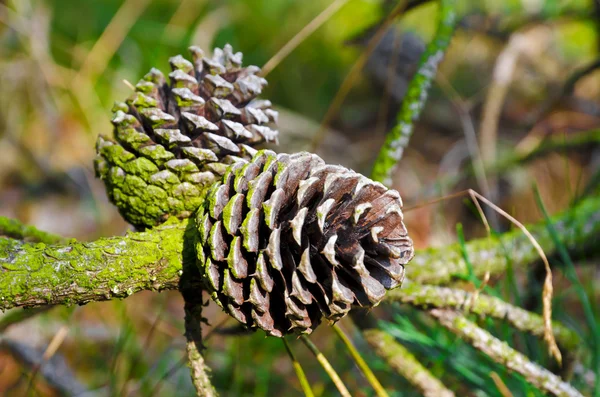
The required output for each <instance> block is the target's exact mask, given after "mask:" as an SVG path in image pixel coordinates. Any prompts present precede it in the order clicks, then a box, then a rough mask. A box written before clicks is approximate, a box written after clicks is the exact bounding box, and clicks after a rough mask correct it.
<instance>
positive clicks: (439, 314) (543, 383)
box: [430, 309, 582, 397]
mask: <svg viewBox="0 0 600 397" xmlns="http://www.w3.org/2000/svg"><path fill="white" fill-rule="evenodd" d="M430 313H431V315H432V316H433V317H435V318H436V319H438V320H439V322H440V323H441V324H442V325H443V326H444V327H446V328H447V329H449V330H450V331H451V332H452V333H454V334H456V335H458V336H460V337H461V338H463V339H465V340H466V341H467V342H468V343H470V344H471V345H473V347H475V348H476V349H477V350H480V351H481V352H483V353H485V354H486V355H488V356H489V357H491V358H492V359H493V360H494V361H496V362H498V363H500V364H502V365H504V366H506V367H507V368H509V369H511V370H513V371H515V372H518V373H519V374H521V375H523V376H524V377H525V379H527V380H528V381H529V382H530V383H531V384H532V385H534V386H535V387H537V388H539V389H540V390H543V391H545V392H548V393H551V394H553V395H555V396H561V397H562V396H565V397H567V396H578V397H579V396H582V394H581V393H580V392H579V391H577V390H576V389H575V388H574V387H573V386H571V385H569V384H568V383H566V382H563V381H562V380H561V379H560V378H559V377H558V376H557V375H555V374H553V373H552V372H550V371H548V370H546V369H544V368H542V367H540V366H539V365H537V364H535V363H533V362H531V361H530V360H529V359H528V358H527V357H526V356H525V355H523V354H521V353H519V352H517V351H516V350H514V349H512V348H511V347H510V346H509V345H508V344H507V343H506V342H502V341H500V340H498V339H496V338H495V337H494V336H493V335H492V334H490V333H489V332H488V331H486V330H484V329H482V328H480V327H478V326H477V325H476V324H474V323H472V322H471V321H469V320H467V319H466V318H464V317H462V315H461V314H460V313H457V312H455V311H452V310H442V309H433V310H431V311H430Z"/></svg>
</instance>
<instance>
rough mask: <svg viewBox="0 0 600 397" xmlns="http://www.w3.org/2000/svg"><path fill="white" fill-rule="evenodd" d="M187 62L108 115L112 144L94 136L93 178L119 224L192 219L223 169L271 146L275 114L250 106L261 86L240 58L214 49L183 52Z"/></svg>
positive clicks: (151, 78)
mask: <svg viewBox="0 0 600 397" xmlns="http://www.w3.org/2000/svg"><path fill="white" fill-rule="evenodd" d="M190 51H191V53H192V58H193V62H190V61H188V60H186V59H185V58H183V57H182V56H181V55H178V56H176V57H173V58H171V59H170V64H171V68H172V69H173V72H172V73H170V74H169V78H170V84H167V83H166V82H165V78H164V76H163V74H162V73H161V72H160V71H158V70H157V69H152V70H151V71H150V72H149V73H148V74H147V75H146V76H144V78H143V79H142V80H140V82H139V83H138V84H137V85H136V87H135V90H136V93H135V94H134V95H133V96H132V97H131V98H129V99H128V100H127V101H126V103H117V104H115V107H114V108H113V112H114V116H113V119H112V123H113V124H114V127H115V128H114V139H110V138H106V137H102V136H100V137H99V138H98V142H97V145H96V150H97V153H98V156H97V158H96V161H95V168H96V173H97V175H98V176H99V177H101V178H102V179H103V180H104V181H105V184H106V188H107V192H108V195H109V197H110V199H111V201H112V202H113V203H114V204H115V205H117V207H118V208H119V211H120V212H121V214H122V215H123V217H124V218H125V219H126V220H127V221H128V222H130V223H131V224H133V225H135V226H138V227H149V226H154V225H157V224H159V223H161V222H162V221H164V220H165V219H166V218H167V217H168V216H170V215H175V216H178V217H180V218H185V217H189V216H191V214H192V213H193V212H194V211H195V210H196V209H197V208H198V206H199V205H200V204H201V202H202V197H203V192H204V191H205V190H206V189H207V188H208V187H209V186H210V185H211V184H212V183H213V182H214V181H216V180H219V179H220V178H221V176H222V175H223V173H224V172H225V169H226V168H227V166H228V165H229V164H232V163H234V162H236V161H238V160H239V159H250V158H252V156H253V155H254V154H255V153H256V149H254V146H256V145H257V144H259V143H262V142H264V141H276V140H277V131H276V130H273V129H271V128H269V126H268V125H270V124H272V123H275V122H276V120H277V112H276V111H274V110H272V109H271V103H270V102H269V101H265V100H257V99H256V97H257V96H258V95H260V93H261V91H262V89H263V87H264V86H265V85H266V84H267V81H266V80H265V79H263V78H262V77H259V76H258V75H257V74H258V72H259V71H260V69H259V68H258V67H256V66H249V67H245V68H243V67H242V66H241V64H242V53H240V52H238V53H235V54H234V53H233V51H232V49H231V46H229V45H226V46H225V48H224V49H223V50H221V49H219V48H216V49H215V50H214V56H213V57H212V58H207V57H204V55H203V53H202V50H200V49H199V48H197V47H190Z"/></svg>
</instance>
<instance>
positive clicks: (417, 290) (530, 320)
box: [385, 283, 581, 376]
mask: <svg viewBox="0 0 600 397" xmlns="http://www.w3.org/2000/svg"><path fill="white" fill-rule="evenodd" d="M385 299H386V300H387V301H391V302H401V303H407V304H410V305H413V306H417V307H435V308H441V309H454V310H458V311H460V312H463V313H474V314H477V315H480V316H483V317H491V318H495V319H498V320H502V321H506V322H508V323H509V324H511V325H512V326H513V327H515V328H516V329H518V330H520V331H523V332H528V333H530V334H532V335H535V336H537V337H540V338H543V337H544V319H543V317H542V316H540V315H539V314H536V313H531V312H529V311H527V310H524V309H521V308H520V307H516V306H513V305H511V304H510V303H507V302H505V301H503V300H502V299H498V298H495V297H491V296H488V295H477V296H476V295H475V294H473V293H471V292H467V291H463V290H460V289H454V288H446V287H438V286H433V285H418V284H414V283H410V284H408V285H405V286H404V287H403V288H402V289H399V288H398V289H395V290H393V291H390V292H389V293H388V294H387V296H386V298H385ZM552 331H553V333H554V337H555V338H556V342H557V343H558V345H559V346H560V347H561V349H562V350H563V353H565V354H564V360H563V366H562V368H561V374H565V375H564V376H569V375H570V374H572V371H573V366H574V364H575V360H576V358H577V351H578V350H579V346H580V343H581V339H580V338H579V336H578V335H577V334H576V333H575V332H573V331H572V330H570V329H569V328H567V327H565V326H563V325H562V324H560V323H557V322H554V323H553V324H552Z"/></svg>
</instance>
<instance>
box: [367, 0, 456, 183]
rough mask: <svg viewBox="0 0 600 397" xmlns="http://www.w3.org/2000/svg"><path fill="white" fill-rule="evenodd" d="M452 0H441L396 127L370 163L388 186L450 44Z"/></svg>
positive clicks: (376, 176) (453, 22)
mask: <svg viewBox="0 0 600 397" xmlns="http://www.w3.org/2000/svg"><path fill="white" fill-rule="evenodd" d="M454 3H455V2H454V0H441V1H440V9H439V18H438V24H437V31H436V33H435V35H434V37H433V39H432V40H431V42H430V43H429V44H428V45H427V48H426V49H425V52H424V53H423V55H421V60H420V62H419V68H418V69H417V72H416V75H415V76H414V77H413V79H412V80H411V81H410V84H409V85H408V89H407V92H406V95H405V97H404V100H403V102H402V107H401V108H400V111H399V112H398V120H397V122H396V126H395V127H394V128H393V129H392V130H391V131H390V132H389V133H388V135H387V137H386V140H385V143H384V144H383V146H382V148H381V150H380V151H379V155H378V156H377V159H376V160H375V165H374V166H373V173H372V174H371V178H372V179H373V180H376V181H379V182H382V183H383V184H385V185H387V186H390V185H391V179H392V173H393V171H394V169H395V167H396V164H397V163H398V161H400V159H401V158H402V154H403V153H404V149H405V148H406V147H407V146H408V142H409V140H410V137H411V135H412V131H413V129H414V123H415V121H416V120H417V119H418V118H419V116H420V115H421V111H422V110H423V107H424V106H425V102H426V101H427V92H428V91H429V87H430V86H431V83H432V81H433V79H434V78H435V74H436V71H437V67H438V65H439V63H440V62H441V61H442V59H443V57H444V51H446V48H447V47H448V45H449V44H450V39H451V38H452V34H453V33H454V27H455V25H456V11H455V8H456V5H455V4H454Z"/></svg>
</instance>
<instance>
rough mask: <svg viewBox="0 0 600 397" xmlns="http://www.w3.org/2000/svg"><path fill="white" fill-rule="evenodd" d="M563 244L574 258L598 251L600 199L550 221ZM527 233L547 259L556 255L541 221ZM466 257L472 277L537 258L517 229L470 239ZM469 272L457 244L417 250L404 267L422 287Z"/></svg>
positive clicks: (529, 227)
mask: <svg viewBox="0 0 600 397" xmlns="http://www.w3.org/2000/svg"><path fill="white" fill-rule="evenodd" d="M552 223H553V225H554V227H555V228H556V230H557V231H558V233H559V235H560V237H561V239H562V242H563V243H564V245H565V246H566V247H567V248H568V250H569V253H571V254H572V255H573V256H574V257H582V256H584V255H587V254H590V253H592V252H598V250H599V249H600V247H599V246H598V244H597V243H596V242H597V238H598V235H600V197H590V198H587V199H585V200H582V201H581V202H580V203H579V204H577V205H576V206H574V207H572V208H570V209H568V210H567V211H565V212H563V213H562V214H560V215H558V216H555V217H553V218H552ZM528 230H529V231H530V232H531V234H532V235H533V236H534V237H535V239H536V240H537V241H538V243H539V244H540V246H541V247H542V249H543V250H544V252H545V253H546V256H548V257H551V256H553V255H554V254H555V253H556V246H555V244H554V242H553V241H552V238H551V236H550V234H549V232H548V230H547V228H546V224H545V223H544V222H543V221H542V222H539V223H537V224H534V225H529V226H528ZM466 252H467V256H468V257H469V259H470V260H471V262H472V264H473V271H474V275H475V276H477V277H481V276H483V275H484V274H485V273H486V272H488V271H489V272H490V275H492V276H493V275H501V274H504V272H505V271H506V269H507V267H508V261H509V260H510V261H512V266H513V267H514V268H515V269H516V268H519V267H525V266H527V265H528V264H530V263H532V262H534V261H536V260H538V259H539V256H538V253H537V251H536V249H535V248H534V247H533V246H532V245H531V242H530V241H529V240H528V239H527V237H526V236H525V235H524V234H523V233H522V232H521V231H520V230H518V229H515V230H513V231H511V232H507V233H504V234H502V235H500V236H497V237H489V238H488V237H486V238H481V239H476V240H471V241H469V242H468V243H467V244H466ZM467 273H468V268H467V264H466V263H465V261H464V259H463V255H462V251H461V247H460V245H459V244H452V245H449V246H445V247H442V248H430V249H425V250H422V251H419V252H417V253H416V254H415V257H414V259H413V260H412V261H411V262H410V264H409V265H408V266H407V267H406V275H407V277H408V278H409V279H411V280H412V281H414V282H416V283H421V284H447V283H450V282H452V281H453V280H454V279H456V278H460V277H461V276H463V275H466V274H467Z"/></svg>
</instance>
